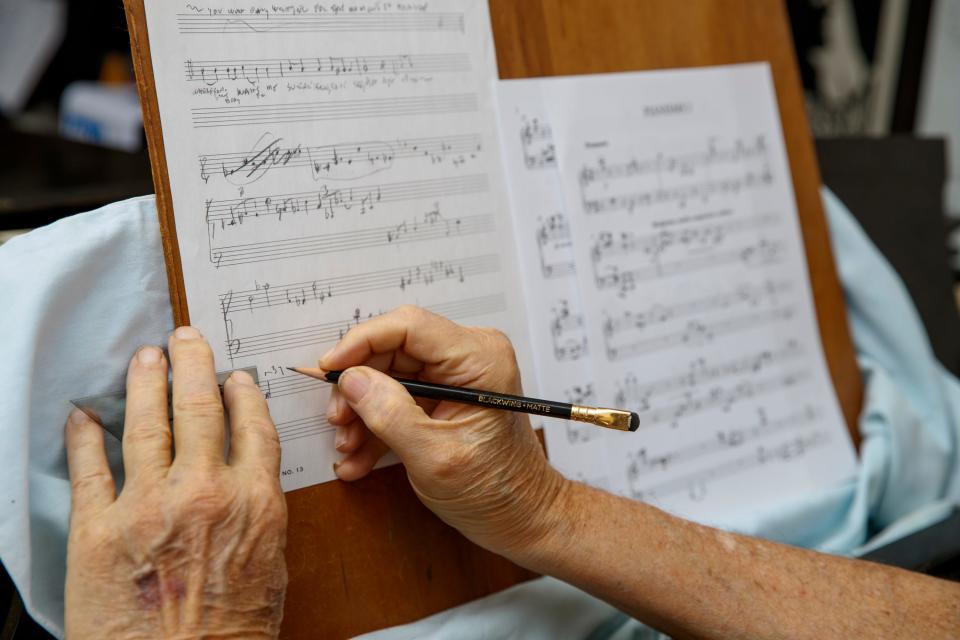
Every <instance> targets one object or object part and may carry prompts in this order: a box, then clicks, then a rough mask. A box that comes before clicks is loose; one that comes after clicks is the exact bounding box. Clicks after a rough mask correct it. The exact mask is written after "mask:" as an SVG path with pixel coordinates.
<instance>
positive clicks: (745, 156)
mask: <svg viewBox="0 0 960 640" xmlns="http://www.w3.org/2000/svg"><path fill="white" fill-rule="evenodd" d="M500 113H501V121H502V125H501V126H502V128H503V129H504V131H505V136H504V153H505V154H506V155H507V157H508V162H509V157H510V155H511V154H512V155H518V154H520V155H521V157H522V152H523V148H522V147H523V145H522V143H520V142H517V144H515V145H513V148H511V147H510V144H509V140H510V138H509V128H510V127H513V128H514V129H516V125H517V120H518V118H520V117H521V116H520V114H537V116H536V117H537V118H538V121H537V122H538V125H539V126H540V129H544V128H549V129H550V131H551V135H552V141H553V144H554V145H555V155H556V159H557V162H556V164H557V168H556V169H555V171H556V175H557V176H559V183H560V184H561V187H562V189H563V196H562V200H563V202H565V203H566V207H563V205H562V204H558V203H557V202H556V200H548V196H547V195H546V192H548V191H549V190H550V186H549V185H548V182H549V180H550V179H549V178H548V177H547V176H546V175H545V172H541V173H540V174H537V176H536V179H533V178H531V175H532V174H531V173H530V172H527V173H524V172H522V171H520V170H518V169H517V168H516V167H514V168H513V169H512V171H511V173H510V183H511V194H512V197H513V202H514V208H515V210H517V211H521V210H522V207H523V206H527V207H532V206H534V204H535V203H536V202H538V201H539V202H545V203H546V202H549V204H550V205H551V206H552V207H553V208H565V210H566V214H567V216H566V217H567V220H568V222H569V229H570V234H569V235H570V237H571V238H572V240H573V241H572V249H573V256H574V259H573V262H574V264H575V269H574V270H573V271H574V274H575V276H574V277H575V283H573V282H565V284H564V285H563V286H564V287H565V289H564V291H565V293H564V295H566V296H567V299H568V300H569V301H570V302H569V304H570V306H569V317H580V318H582V319H583V326H584V328H585V333H586V340H587V344H588V345H589V347H590V348H589V358H588V360H587V362H586V363H585V365H586V364H587V363H589V364H590V365H592V367H591V369H584V370H585V371H586V370H590V371H591V377H592V379H593V382H594V392H595V394H594V397H595V400H596V402H597V403H598V404H600V405H605V406H619V407H625V408H629V409H632V410H635V411H637V412H638V413H639V414H640V418H641V425H642V426H641V429H640V431H638V432H637V433H603V434H602V436H601V437H599V438H595V439H593V440H590V441H588V442H585V443H584V442H579V441H575V440H573V439H571V438H568V437H566V434H565V433H564V432H563V431H561V430H557V429H552V430H548V431H547V432H546V438H547V446H548V450H549V453H550V456H551V459H553V460H555V464H557V465H558V467H559V468H561V469H562V470H563V471H564V472H565V473H567V474H568V475H572V476H575V477H581V478H587V479H588V481H589V480H590V479H597V478H599V479H600V480H601V481H602V482H605V483H607V484H606V486H607V488H609V489H611V490H613V491H615V492H617V493H620V494H622V495H626V496H631V497H634V498H637V499H641V500H644V501H647V502H650V503H652V504H655V505H657V506H660V507H663V508H665V509H667V510H669V511H672V512H674V513H677V514H680V515H683V516H686V517H692V518H695V519H698V520H700V521H705V522H710V523H715V524H723V523H724V522H730V521H732V520H733V519H734V518H735V516H736V514H737V513H742V512H743V511H758V510H762V509H764V508H765V507H770V506H772V505H773V504H775V503H778V502H783V501H787V500H790V499H792V498H795V497H798V496H800V495H803V494H806V493H808V492H810V491H813V490H816V489H818V488H823V487H827V486H830V485H832V484H834V483H836V482H838V481H840V480H842V479H845V478H849V477H851V476H852V475H853V474H854V473H855V468H856V461H855V456H854V452H853V448H852V444H851V442H850V439H849V437H848V435H847V432H846V427H845V425H844V422H843V419H842V416H841V414H840V410H839V405H838V403H837V400H836V397H835V395H834V393H833V388H832V386H831V383H830V378H829V374H828V372H827V368H826V363H825V360H824V357H823V353H822V349H821V346H820V340H819V334H818V328H817V324H816V318H815V315H814V308H813V303H812V294H811V289H810V284H809V279H808V275H807V268H806V259H805V255H804V252H803V245H802V241H801V235H800V227H799V223H798V218H797V211H796V206H795V202H794V197H793V191H792V183H791V179H790V174H789V165H788V163H787V159H786V153H785V150H784V145H783V138H782V133H781V130H780V124H779V119H778V114H777V108H776V102H775V94H774V92H773V85H772V81H771V78H770V74H769V70H768V68H767V66H766V65H763V64H756V65H741V66H734V67H718V68H712V69H690V70H682V71H664V72H650V73H636V74H611V75H606V76H590V77H575V78H559V79H542V80H518V81H507V82H503V83H501V84H500ZM528 117H531V116H528ZM515 142H516V141H515ZM554 179H556V178H554ZM554 198H555V197H554ZM524 203H526V204H524ZM531 215H532V214H531V213H528V214H527V215H518V218H517V220H518V225H519V227H520V232H519V233H518V236H517V237H518V242H520V243H521V244H523V243H524V242H526V252H525V253H526V257H527V260H528V268H527V271H526V275H527V277H528V278H529V279H530V283H529V284H528V287H527V289H528V290H536V289H537V288H538V287H542V286H543V284H542V283H541V282H540V280H538V276H537V274H536V273H535V271H534V270H532V269H531V268H530V265H529V262H530V261H531V260H533V257H534V256H535V255H536V252H537V249H538V245H537V243H536V242H535V241H534V238H533V236H532V235H531V234H530V233H529V231H530V230H529V228H528V229H524V225H526V226H527V227H529V225H530V224H531V222H530V218H531ZM521 253H524V252H523V251H521ZM574 289H576V290H577V292H578V293H579V299H580V301H581V302H580V304H579V305H577V306H576V307H574V306H573V302H572V301H573V300H575V299H576V297H577V296H576V295H575V292H574ZM544 295H559V294H556V293H554V292H552V291H551V292H549V293H546V292H545V294H544ZM547 320H548V318H547V317H546V314H541V317H540V318H531V321H530V323H531V326H534V325H536V324H537V323H538V322H539V323H543V322H546V321H547ZM533 333H534V335H536V331H534V332H533ZM537 357H538V365H539V372H540V376H541V384H542V385H544V387H545V388H551V387H553V388H558V387H559V386H562V385H563V384H568V383H569V380H570V379H569V378H568V372H567V371H566V370H565V369H564V368H563V367H562V366H559V365H557V364H555V363H552V362H550V361H549V360H548V358H547V357H546V355H545V352H544V350H543V349H542V348H540V349H537ZM601 446H602V452H598V450H599V449H600V448H601Z"/></svg>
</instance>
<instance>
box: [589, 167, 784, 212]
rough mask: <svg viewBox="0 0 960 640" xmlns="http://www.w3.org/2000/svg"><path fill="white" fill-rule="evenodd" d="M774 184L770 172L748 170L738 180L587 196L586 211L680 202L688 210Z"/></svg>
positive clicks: (631, 210)
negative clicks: (699, 203)
mask: <svg viewBox="0 0 960 640" xmlns="http://www.w3.org/2000/svg"><path fill="white" fill-rule="evenodd" d="M772 183H773V176H772V175H771V174H770V172H769V171H760V172H755V171H747V172H745V173H744V174H743V175H742V176H738V177H736V178H726V179H720V180H704V181H702V182H697V183H693V184H687V185H683V186H678V187H656V188H653V189H645V190H643V191H634V192H630V193H624V194H619V195H612V196H604V197H601V198H594V199H590V198H586V197H585V198H584V200H583V209H584V211H586V212H587V213H606V212H607V211H616V210H624V211H626V212H628V213H633V212H635V211H637V210H638V209H642V208H647V207H652V206H656V205H663V204H667V203H676V204H677V205H679V206H680V207H681V208H684V207H686V206H687V203H688V202H690V201H691V200H698V201H702V202H709V201H710V199H711V198H712V197H714V196H724V195H737V194H738V193H740V192H741V191H748V190H750V189H754V188H756V187H761V186H767V185H770V184H772Z"/></svg>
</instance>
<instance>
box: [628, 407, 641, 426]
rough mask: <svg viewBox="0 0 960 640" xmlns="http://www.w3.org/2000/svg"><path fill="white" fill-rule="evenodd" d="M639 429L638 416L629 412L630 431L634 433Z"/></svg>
mask: <svg viewBox="0 0 960 640" xmlns="http://www.w3.org/2000/svg"><path fill="white" fill-rule="evenodd" d="M639 428H640V416H638V415H637V414H636V413H634V412H633V411H631V412H630V431H636V430H637V429H639Z"/></svg>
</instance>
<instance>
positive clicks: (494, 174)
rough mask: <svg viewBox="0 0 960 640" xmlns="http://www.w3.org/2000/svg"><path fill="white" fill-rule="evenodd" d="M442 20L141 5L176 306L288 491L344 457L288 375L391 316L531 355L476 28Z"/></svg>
mask: <svg viewBox="0 0 960 640" xmlns="http://www.w3.org/2000/svg"><path fill="white" fill-rule="evenodd" d="M442 4H443V6H442V7H440V6H437V3H433V2H425V1H421V0H413V1H411V2H401V3H396V2H377V1H368V0H335V1H334V0H318V1H316V2H311V3H309V4H296V3H294V4H287V3H265V2H261V1H260V0H245V1H244V2H243V3H238V2H220V1H219V0H218V1H217V2H210V1H209V0H170V1H168V2H148V3H145V5H144V9H145V13H146V18H147V26H148V30H149V35H150V45H151V53H152V63H153V65H152V68H153V72H154V77H155V78H156V88H157V94H158V96H157V99H158V103H159V107H160V113H161V115H162V119H163V123H162V124H163V126H162V134H163V136H164V148H165V153H166V165H167V167H168V173H169V178H170V195H171V198H170V203H172V208H173V211H174V218H175V219H174V227H175V230H176V234H175V236H174V235H168V236H167V239H168V241H169V240H171V239H173V241H174V242H175V243H176V245H177V247H176V248H177V255H178V256H179V260H180V263H181V266H182V271H183V278H182V282H183V283H184V284H183V286H184V291H183V292H181V293H182V294H183V295H184V297H185V299H186V301H187V305H188V306H189V314H190V321H191V323H192V324H194V325H195V326H197V327H199V328H200V329H201V331H203V332H204V334H205V335H208V336H210V337H211V347H212V349H213V351H214V357H215V360H216V363H217V366H218V367H219V368H220V369H222V370H225V369H228V368H235V367H236V366H238V364H239V363H241V362H242V363H243V366H256V367H257V368H258V370H259V372H260V374H261V375H260V386H261V389H262V390H263V392H264V395H265V396H266V397H267V398H268V402H269V405H270V412H271V415H272V416H273V418H274V420H275V422H276V425H277V428H278V431H279V433H280V440H281V444H282V450H283V456H282V458H283V459H282V464H281V475H280V481H281V483H282V486H283V488H284V489H285V490H291V489H296V488H299V487H304V486H308V485H310V484H315V483H317V482H322V481H327V480H332V479H334V477H335V476H334V474H333V472H332V470H331V469H332V463H333V462H334V461H335V460H336V459H337V458H338V457H339V456H338V454H337V453H336V450H335V448H334V442H333V433H332V429H331V426H330V425H329V424H327V422H326V419H325V418H324V417H323V416H324V415H325V409H326V406H325V405H326V403H327V400H328V398H329V391H328V390H329V385H326V384H323V383H320V382H317V381H315V380H311V379H309V378H305V377H304V376H290V375H287V374H286V373H285V372H286V369H285V367H287V366H295V365H297V364H305V363H309V362H315V361H316V360H317V358H318V357H319V356H320V355H321V354H322V353H323V352H324V351H326V350H327V349H329V348H330V347H331V346H333V344H334V343H335V342H336V341H337V340H339V339H340V338H341V337H342V336H343V334H344V333H345V332H346V331H348V330H350V328H352V327H355V326H356V325H357V324H358V323H360V322H363V321H365V320H368V319H371V318H373V317H375V316H377V315H379V314H381V313H384V312H386V311H388V310H390V309H393V308H395V307H397V306H400V305H402V304H416V305H418V306H421V307H424V308H427V309H429V310H432V311H434V312H436V313H439V314H442V315H446V316H448V317H451V318H454V319H455V320H458V321H460V322H464V323H467V324H478V323H479V324H484V325H487V326H495V327H497V328H499V329H501V330H503V331H505V332H506V333H507V334H508V335H511V336H512V337H514V338H515V339H516V341H517V343H518V344H520V345H523V344H525V342H526V341H525V340H524V335H523V334H522V333H518V332H523V331H524V330H525V329H526V321H525V319H524V317H523V315H522V314H521V308H520V306H519V301H520V299H521V298H520V295H519V287H520V285H519V284H518V283H517V277H516V274H504V273H503V270H504V269H506V268H508V266H509V265H513V263H514V257H513V255H512V253H513V251H514V241H513V237H512V227H511V223H510V220H509V219H508V217H507V216H508V215H509V208H508V207H506V206H505V205H504V202H503V194H505V193H506V189H505V188H504V185H503V184H502V182H501V180H502V177H503V176H502V175H501V173H500V167H499V164H498V162H499V161H500V158H501V157H502V156H501V153H500V148H499V144H500V141H499V136H498V134H497V130H496V125H495V120H494V118H495V115H494V113H493V112H492V110H491V109H489V108H488V106H489V105H490V104H491V103H492V101H493V96H492V88H493V86H494V85H493V81H494V80H495V79H496V77H497V73H496V59H495V49H494V46H493V41H492V33H491V31H490V25H489V15H488V13H487V8H486V5H485V4H484V3H482V2H477V1H476V0H445V1H444V2H443V3H442ZM227 5H230V6H229V7H228V6H227ZM241 5H242V6H241ZM318 36H321V37H319V38H318ZM521 348H522V347H521Z"/></svg>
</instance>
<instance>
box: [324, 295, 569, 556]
mask: <svg viewBox="0 0 960 640" xmlns="http://www.w3.org/2000/svg"><path fill="white" fill-rule="evenodd" d="M320 367H321V368H323V369H325V370H328V371H330V370H340V369H347V371H346V372H345V373H344V375H343V376H341V378H340V381H339V385H338V388H335V389H334V392H333V395H332V397H331V401H330V405H329V407H328V413H327V418H328V419H329V420H330V422H331V424H334V425H337V427H338V434H337V449H338V450H339V451H340V452H341V453H344V454H346V456H345V458H344V460H343V461H341V462H340V463H339V464H338V465H337V467H336V473H337V475H338V476H339V477H340V478H341V479H343V480H355V479H358V478H361V477H363V476H365V475H366V474H368V473H369V472H370V470H371V469H372V468H373V465H374V464H376V462H377V460H378V459H379V458H380V457H381V456H383V455H384V454H385V453H386V452H387V451H388V450H390V449H393V450H394V451H395V452H396V453H397V455H398V456H399V457H400V459H401V460H402V461H403V463H404V465H405V467H406V469H407V475H408V477H409V479H410V483H411V484H412V485H413V488H414V490H415V491H416V493H417V495H418V496H419V498H420V500H421V501H422V502H423V503H424V504H425V505H426V506H427V507H428V508H429V509H431V510H432V511H433V512H435V513H436V514H437V515H438V516H440V517H441V518H442V519H443V520H444V521H446V522H447V523H448V524H450V525H452V526H453V527H456V528H457V529H459V530H460V532H461V533H463V534H464V535H465V536H467V537H468V538H470V539H471V540H473V541H474V542H476V543H477V544H479V545H481V546H484V547H486V548H487V549H491V550H493V551H495V552H497V553H500V554H503V555H506V556H507V557H510V558H512V559H514V560H516V561H522V560H523V558H522V554H523V552H524V551H526V550H528V549H531V548H535V547H536V543H537V542H538V540H539V539H540V538H541V537H542V536H543V535H545V533H547V532H548V531H550V529H551V528H552V527H553V525H554V524H555V523H554V522H553V520H554V519H556V517H557V516H556V515H555V514H557V510H556V509H550V508H548V507H549V506H550V505H552V504H553V503H555V502H557V501H558V500H559V499H560V497H561V496H560V494H561V492H562V491H563V488H564V486H565V484H564V482H563V479H562V477H561V476H560V475H559V473H558V472H556V471H555V470H554V469H553V468H552V467H551V466H550V465H549V464H548V463H547V460H546V457H545V455H544V452H543V449H542V448H541V446H540V443H539V441H538V440H537V438H536V435H535V434H534V432H533V430H532V429H531V428H530V422H529V419H528V418H527V416H526V415H525V414H520V413H514V412H511V411H502V410H497V409H485V408H482V407H478V406H471V405H464V404H457V403H452V402H439V403H437V402H435V401H428V400H414V399H413V398H412V397H411V396H410V395H409V394H408V393H407V391H406V390H405V389H404V388H403V387H402V386H401V385H400V384H399V383H397V382H396V381H395V380H393V379H391V378H390V377H388V376H387V375H384V373H382V372H386V373H388V374H390V375H394V376H400V377H406V378H416V379H420V380H425V381H429V382H436V383H441V384H448V385H454V386H460V387H473V388H478V389H484V390H488V391H497V392H503V393H510V394H515V395H517V394H521V393H522V390H521V387H520V375H519V370H518V368H517V364H516V357H515V355H514V351H513V347H512V346H511V344H510V341H509V340H508V339H507V337H506V336H505V335H504V334H503V333H501V332H500V331H497V330H495V329H486V328H473V327H463V326H460V325H457V324H455V323H453V322H451V321H450V320H447V319H446V318H443V317H440V316H437V315H434V314H432V313H430V312H428V311H425V310H423V309H420V308H417V307H410V306H406V307H400V308H399V309H397V310H395V311H392V312H390V313H387V314H384V315H382V316H379V317H377V318H374V319H372V320H368V321H367V322H364V323H362V324H360V325H358V326H357V327H354V328H353V329H351V330H350V331H349V332H348V333H347V334H346V335H345V336H344V337H343V339H342V340H341V341H340V342H339V343H338V344H337V346H336V347H334V349H333V350H332V351H331V352H329V353H328V354H326V355H325V356H324V357H323V358H322V359H321V360H320Z"/></svg>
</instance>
